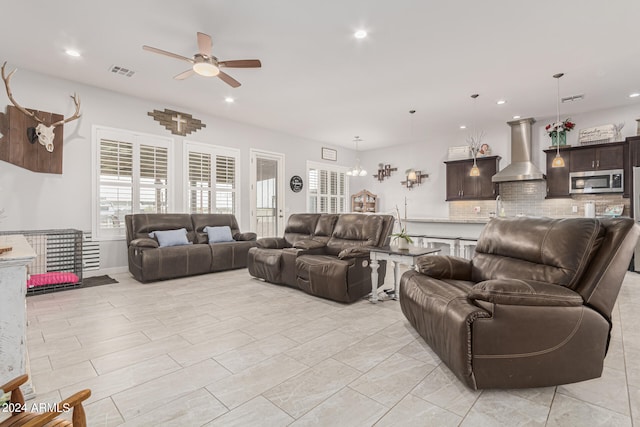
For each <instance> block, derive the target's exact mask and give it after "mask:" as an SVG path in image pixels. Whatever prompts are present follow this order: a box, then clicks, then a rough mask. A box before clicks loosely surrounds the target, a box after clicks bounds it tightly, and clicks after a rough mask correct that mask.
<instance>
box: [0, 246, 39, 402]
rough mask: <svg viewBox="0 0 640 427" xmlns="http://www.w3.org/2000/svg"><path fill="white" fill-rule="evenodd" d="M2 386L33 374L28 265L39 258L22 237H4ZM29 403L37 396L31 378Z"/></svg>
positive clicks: (0, 266)
mask: <svg viewBox="0 0 640 427" xmlns="http://www.w3.org/2000/svg"><path fill="white" fill-rule="evenodd" d="M0 246H11V247H12V248H13V249H12V250H11V251H10V252H5V253H3V254H0V384H4V383H6V382H8V381H10V380H12V379H13V378H15V377H17V376H19V375H22V374H29V365H28V357H27V307H26V295H27V265H29V263H31V261H32V260H33V259H34V258H35V257H36V253H35V252H34V250H33V248H31V246H30V245H29V243H28V242H27V239H25V238H24V236H22V235H18V234H15V235H6V236H0ZM22 393H23V394H24V398H25V399H29V398H31V397H33V396H34V391H33V386H32V385H31V377H29V381H27V383H26V384H25V385H24V386H22Z"/></svg>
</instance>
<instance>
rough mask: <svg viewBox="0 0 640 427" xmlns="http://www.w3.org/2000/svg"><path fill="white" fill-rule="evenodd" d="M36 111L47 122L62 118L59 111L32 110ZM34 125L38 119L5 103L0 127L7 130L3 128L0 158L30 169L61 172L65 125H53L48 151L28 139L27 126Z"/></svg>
mask: <svg viewBox="0 0 640 427" xmlns="http://www.w3.org/2000/svg"><path fill="white" fill-rule="evenodd" d="M29 111H35V110H29ZM35 113H36V115H37V116H38V117H40V118H42V120H43V121H44V122H45V123H47V124H48V123H52V122H56V121H58V120H62V119H63V116H62V115H61V114H52V113H47V112H45V111H35ZM37 125H38V122H37V121H36V120H35V119H33V118H31V117H28V116H27V115H26V114H24V113H23V112H21V111H20V110H18V109H17V108H16V107H14V106H13V105H9V106H7V112H6V113H5V114H4V120H0V126H2V127H4V128H3V129H6V132H5V131H4V130H3V131H2V134H3V136H2V140H1V143H0V144H1V147H0V160H4V161H5V162H9V163H12V164H14V165H16V166H20V167H21V168H25V169H29V170H31V171H33V172H44V173H55V174H61V173H62V155H63V144H62V142H63V140H64V126H58V127H56V129H55V138H54V140H53V146H54V149H53V152H52V153H49V152H48V151H47V149H46V148H45V147H44V146H43V145H41V144H40V143H39V142H38V141H36V142H35V143H34V144H32V143H30V142H29V139H28V138H27V128H29V127H36V126H37Z"/></svg>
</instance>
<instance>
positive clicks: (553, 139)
mask: <svg viewBox="0 0 640 427" xmlns="http://www.w3.org/2000/svg"><path fill="white" fill-rule="evenodd" d="M558 135H560V144H559V145H560V146H561V147H562V146H563V145H567V132H566V131H564V130H563V131H561V132H556V133H555V134H551V145H553V146H554V147H555V146H556V145H558Z"/></svg>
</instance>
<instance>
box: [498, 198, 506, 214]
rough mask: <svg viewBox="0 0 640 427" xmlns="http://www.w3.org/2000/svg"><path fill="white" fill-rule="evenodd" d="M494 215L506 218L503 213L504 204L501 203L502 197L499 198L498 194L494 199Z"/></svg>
mask: <svg viewBox="0 0 640 427" xmlns="http://www.w3.org/2000/svg"><path fill="white" fill-rule="evenodd" d="M496 215H497V216H507V215H506V214H505V213H504V204H503V203H502V196H500V195H499V194H498V197H496Z"/></svg>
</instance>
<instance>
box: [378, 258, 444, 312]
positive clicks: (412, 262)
mask: <svg viewBox="0 0 640 427" xmlns="http://www.w3.org/2000/svg"><path fill="white" fill-rule="evenodd" d="M436 252H440V249H435V248H417V247H410V248H409V249H398V248H397V247H396V246H383V247H381V248H373V249H371V253H370V258H371V298H369V301H371V302H372V303H373V304H375V303H377V302H378V267H379V266H380V265H379V261H382V260H386V261H393V292H394V294H393V299H394V300H397V299H398V297H399V295H400V292H399V289H398V285H399V283H400V282H399V280H398V279H399V277H398V273H399V269H398V265H399V264H401V263H402V264H408V265H410V266H411V268H415V265H416V260H417V259H418V257H419V256H422V255H430V254H434V253H436Z"/></svg>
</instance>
